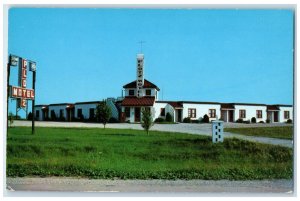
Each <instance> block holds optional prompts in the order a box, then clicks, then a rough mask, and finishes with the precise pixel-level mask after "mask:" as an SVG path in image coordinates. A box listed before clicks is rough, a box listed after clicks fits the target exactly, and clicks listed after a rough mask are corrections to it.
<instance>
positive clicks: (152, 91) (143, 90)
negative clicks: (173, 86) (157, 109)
mask: <svg viewBox="0 0 300 201" xmlns="http://www.w3.org/2000/svg"><path fill="white" fill-rule="evenodd" d="M148 89H150V90H151V95H150V96H155V97H156V91H157V90H156V89H153V88H144V89H142V92H143V94H144V96H145V95H146V90H148ZM129 90H134V96H136V89H135V88H128V89H125V96H129ZM155 99H157V97H156V98H155Z"/></svg>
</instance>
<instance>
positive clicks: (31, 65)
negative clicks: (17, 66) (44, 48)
mask: <svg viewBox="0 0 300 201" xmlns="http://www.w3.org/2000/svg"><path fill="white" fill-rule="evenodd" d="M29 70H30V71H32V89H33V91H34V92H35V76H36V63H35V62H30V66H29ZM34 104H35V98H34V99H32V101H31V106H32V107H31V108H32V109H31V113H32V123H31V127H32V134H34V126H35V125H34V120H35V112H34Z"/></svg>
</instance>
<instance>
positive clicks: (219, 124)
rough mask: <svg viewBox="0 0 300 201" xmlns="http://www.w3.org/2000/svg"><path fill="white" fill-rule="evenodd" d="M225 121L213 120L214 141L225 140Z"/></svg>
mask: <svg viewBox="0 0 300 201" xmlns="http://www.w3.org/2000/svg"><path fill="white" fill-rule="evenodd" d="M223 123H224V122H223V121H219V120H217V121H212V142H213V143H218V142H223V140H224V137H223V128H224V126H223Z"/></svg>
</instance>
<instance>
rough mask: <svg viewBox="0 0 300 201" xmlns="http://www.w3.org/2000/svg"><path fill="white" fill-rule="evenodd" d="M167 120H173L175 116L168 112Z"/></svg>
mask: <svg viewBox="0 0 300 201" xmlns="http://www.w3.org/2000/svg"><path fill="white" fill-rule="evenodd" d="M166 122H173V117H172V115H171V114H170V113H169V112H168V113H167V114H166Z"/></svg>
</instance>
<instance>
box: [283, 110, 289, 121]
mask: <svg viewBox="0 0 300 201" xmlns="http://www.w3.org/2000/svg"><path fill="white" fill-rule="evenodd" d="M284 118H285V119H289V118H290V111H284Z"/></svg>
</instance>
